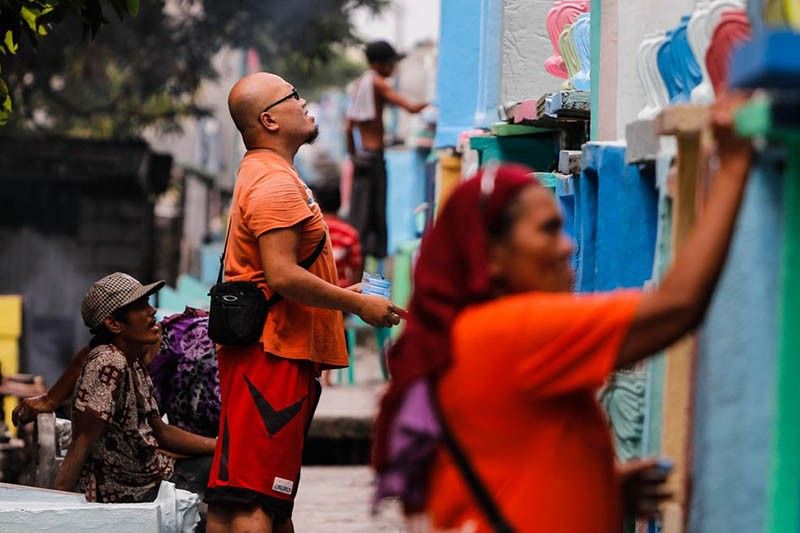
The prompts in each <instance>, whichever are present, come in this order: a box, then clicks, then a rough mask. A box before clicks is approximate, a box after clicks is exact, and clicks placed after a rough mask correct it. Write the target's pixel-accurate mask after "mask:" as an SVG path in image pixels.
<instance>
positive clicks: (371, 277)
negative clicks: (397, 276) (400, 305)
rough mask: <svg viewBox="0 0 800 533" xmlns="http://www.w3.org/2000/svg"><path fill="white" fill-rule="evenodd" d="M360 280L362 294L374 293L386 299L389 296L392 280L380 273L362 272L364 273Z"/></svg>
mask: <svg viewBox="0 0 800 533" xmlns="http://www.w3.org/2000/svg"><path fill="white" fill-rule="evenodd" d="M361 282H362V283H363V285H362V288H361V292H362V293H363V294H374V295H376V296H383V297H384V298H387V299H389V298H391V295H392V282H391V281H389V280H388V279H386V278H384V277H383V276H381V275H380V274H370V273H368V272H364V275H363V276H362V277H361Z"/></svg>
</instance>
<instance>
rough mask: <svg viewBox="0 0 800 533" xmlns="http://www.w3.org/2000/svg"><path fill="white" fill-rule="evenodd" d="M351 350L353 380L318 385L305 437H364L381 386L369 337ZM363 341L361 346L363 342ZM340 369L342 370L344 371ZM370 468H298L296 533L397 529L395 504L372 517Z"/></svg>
mask: <svg viewBox="0 0 800 533" xmlns="http://www.w3.org/2000/svg"><path fill="white" fill-rule="evenodd" d="M363 340H365V341H366V342H365V343H363V344H361V345H359V346H358V348H357V349H356V361H355V375H356V384H355V385H348V384H336V382H337V376H336V374H335V373H334V375H333V376H331V377H332V381H333V382H334V384H335V385H334V386H331V387H324V388H323V390H322V398H321V399H320V404H319V406H318V407H317V412H316V415H315V416H314V421H313V423H312V427H311V436H312V437H313V436H316V437H321V436H324V437H326V438H336V436H337V435H340V434H341V436H343V437H357V438H365V437H366V436H368V435H369V433H370V431H371V427H372V420H373V419H374V418H375V414H376V413H377V405H378V401H379V400H380V395H381V393H382V391H383V389H384V387H385V386H386V383H385V382H384V380H383V378H382V377H381V373H380V366H379V361H378V356H377V353H376V351H375V349H374V344H373V343H374V340H373V339H372V338H371V336H368V337H367V338H366V339H363ZM365 345H366V346H365ZM344 372H346V371H344ZM372 482H373V474H372V470H371V469H370V468H369V467H368V466H303V470H302V473H301V478H300V487H299V490H298V495H297V501H296V502H295V510H294V515H293V516H294V525H295V529H296V531H297V532H298V533H326V532H330V533H372V532H389V531H392V532H394V531H398V532H399V531H403V527H402V526H403V518H402V513H401V512H400V509H399V506H398V505H397V504H384V505H383V506H382V508H381V509H382V510H381V512H380V513H379V514H378V515H377V516H372V514H371V507H372V494H373V490H372Z"/></svg>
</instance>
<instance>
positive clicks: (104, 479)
mask: <svg viewBox="0 0 800 533" xmlns="http://www.w3.org/2000/svg"><path fill="white" fill-rule="evenodd" d="M73 409H75V410H78V411H83V412H84V413H87V414H90V415H92V416H96V417H98V418H100V419H102V420H103V421H105V422H106V425H105V428H104V429H103V433H102V434H101V435H100V437H99V438H98V439H97V441H96V442H95V443H94V446H92V449H91V450H90V452H89V456H88V457H87V459H86V463H85V464H84V466H83V470H82V471H81V477H80V481H79V487H80V488H81V489H82V490H83V491H84V492H85V494H86V499H87V500H89V501H92V502H95V501H96V502H102V503H130V502H141V501H145V499H146V498H148V497H149V496H151V495H152V494H153V491H154V489H156V490H157V487H158V486H159V484H160V483H161V480H162V479H167V478H169V477H170V476H171V475H172V470H173V466H174V462H173V461H172V459H170V458H168V457H166V456H164V455H162V454H160V453H158V451H157V447H158V442H157V441H156V438H155V435H154V433H153V428H152V427H151V426H150V422H149V419H150V417H153V416H159V414H158V406H157V404H156V400H155V397H154V396H153V383H152V382H151V381H150V377H149V376H148V375H147V373H146V372H145V371H144V369H143V368H142V364H141V363H140V362H139V361H133V362H130V363H129V362H128V360H127V358H126V357H125V355H124V354H123V353H122V352H121V351H120V350H119V349H118V348H116V347H115V346H113V345H110V344H104V345H101V346H98V347H96V348H94V349H93V350H92V351H91V352H90V353H89V355H88V356H87V359H86V363H85V364H84V367H83V370H82V371H81V376H80V378H78V381H77V383H76V384H75V400H74V404H73Z"/></svg>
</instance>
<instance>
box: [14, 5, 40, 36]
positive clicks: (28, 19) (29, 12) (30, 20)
mask: <svg viewBox="0 0 800 533" xmlns="http://www.w3.org/2000/svg"><path fill="white" fill-rule="evenodd" d="M19 14H20V15H22V20H24V21H25V23H26V24H27V25H28V27H29V28H30V29H32V30H35V29H36V17H38V16H39V12H38V11H37V10H34V9H31V8H29V7H26V6H23V7H22V8H21V9H20V10H19Z"/></svg>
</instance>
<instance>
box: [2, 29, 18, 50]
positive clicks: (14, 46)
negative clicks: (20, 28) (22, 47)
mask: <svg viewBox="0 0 800 533" xmlns="http://www.w3.org/2000/svg"><path fill="white" fill-rule="evenodd" d="M3 44H4V45H5V49H6V50H8V51H9V52H11V53H12V54H16V53H17V50H18V49H19V43H16V42H14V33H13V32H12V31H11V30H8V31H7V32H6V35H5V39H3Z"/></svg>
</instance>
